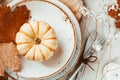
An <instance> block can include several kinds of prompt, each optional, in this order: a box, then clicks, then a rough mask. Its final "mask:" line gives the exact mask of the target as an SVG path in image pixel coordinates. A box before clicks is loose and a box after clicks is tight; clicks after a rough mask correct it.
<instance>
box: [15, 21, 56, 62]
mask: <svg viewBox="0 0 120 80" xmlns="http://www.w3.org/2000/svg"><path fill="white" fill-rule="evenodd" d="M15 41H16V44H17V49H18V51H19V53H20V54H21V55H23V56H24V57H25V58H27V59H28V60H33V61H39V62H42V61H44V60H47V59H49V58H50V57H52V56H53V54H54V51H55V50H56V48H57V38H56V33H55V31H54V30H53V28H52V27H51V26H50V25H49V24H47V23H46V22H44V21H39V22H36V21H33V22H28V23H25V24H23V26H22V27H21V28H20V30H19V32H18V33H17V34H16V40H15Z"/></svg>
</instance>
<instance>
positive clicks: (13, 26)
mask: <svg viewBox="0 0 120 80" xmlns="http://www.w3.org/2000/svg"><path fill="white" fill-rule="evenodd" d="M0 11H1V12H0V42H12V41H14V40H15V36H16V33H17V32H18V30H19V28H20V27H21V26H22V25H23V24H24V23H25V22H27V20H28V18H29V13H30V11H29V10H28V9H27V8H26V6H24V5H23V6H19V7H16V8H15V9H14V10H13V11H11V9H10V7H8V6H5V5H2V6H1V7H0Z"/></svg>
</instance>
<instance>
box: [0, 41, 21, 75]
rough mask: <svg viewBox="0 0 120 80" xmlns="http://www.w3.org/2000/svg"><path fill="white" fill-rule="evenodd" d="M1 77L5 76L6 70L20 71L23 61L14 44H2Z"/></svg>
mask: <svg viewBox="0 0 120 80" xmlns="http://www.w3.org/2000/svg"><path fill="white" fill-rule="evenodd" d="M0 55H1V56H0V76H3V75H4V74H3V73H4V69H5V68H6V67H8V68H9V69H10V70H12V71H20V69H21V59H20V58H19V57H18V51H17V49H16V45H15V44H14V43H12V42H11V43H0Z"/></svg>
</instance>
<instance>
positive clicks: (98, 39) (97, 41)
mask: <svg viewBox="0 0 120 80" xmlns="http://www.w3.org/2000/svg"><path fill="white" fill-rule="evenodd" d="M90 38H93V39H94V40H93V43H92V44H91V46H90V48H89V49H88V50H87V51H86V53H84V54H83V58H88V57H90V56H92V55H93V54H94V53H95V52H98V51H100V50H101V49H102V48H103V46H104V43H105V41H106V38H105V37H104V36H103V35H102V34H98V33H97V32H96V31H93V32H91V33H90V36H89V37H88V40H89V39H90ZM88 40H87V43H86V47H87V44H89V43H88ZM86 47H85V48H86ZM84 66H85V64H84V63H83V62H82V63H81V64H80V65H79V67H78V68H77V70H76V71H75V72H74V73H73V74H72V76H71V77H70V78H69V80H75V78H76V75H77V74H78V72H79V71H80V74H78V76H77V79H79V76H81V73H82V70H83V68H84Z"/></svg>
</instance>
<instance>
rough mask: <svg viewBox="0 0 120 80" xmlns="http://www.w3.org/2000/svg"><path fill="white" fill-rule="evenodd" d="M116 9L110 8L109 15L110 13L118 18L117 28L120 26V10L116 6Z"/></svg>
mask: <svg viewBox="0 0 120 80" xmlns="http://www.w3.org/2000/svg"><path fill="white" fill-rule="evenodd" d="M117 3H118V7H119V8H120V0H117ZM115 8H116V10H112V9H111V10H109V11H108V15H110V16H111V17H112V18H114V19H116V22H115V25H116V27H117V28H120V10H119V9H117V7H116V6H115Z"/></svg>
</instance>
